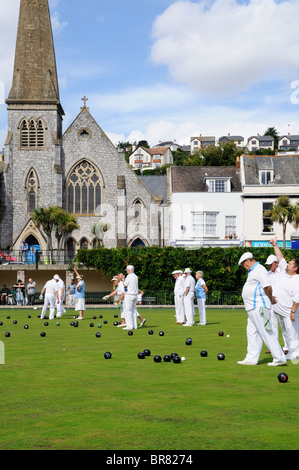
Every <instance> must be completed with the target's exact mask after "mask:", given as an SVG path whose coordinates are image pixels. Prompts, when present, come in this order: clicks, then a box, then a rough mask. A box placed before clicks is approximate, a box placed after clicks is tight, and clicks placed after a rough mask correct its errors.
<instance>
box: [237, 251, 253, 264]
mask: <svg viewBox="0 0 299 470" xmlns="http://www.w3.org/2000/svg"><path fill="white" fill-rule="evenodd" d="M252 258H253V254H252V253H249V252H247V253H244V254H243V255H242V256H241V258H240V259H239V266H241V264H242V263H243V262H244V261H246V260H247V259H252Z"/></svg>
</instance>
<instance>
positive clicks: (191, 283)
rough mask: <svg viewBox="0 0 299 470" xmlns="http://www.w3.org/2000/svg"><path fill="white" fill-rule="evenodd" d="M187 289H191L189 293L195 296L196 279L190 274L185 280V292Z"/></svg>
mask: <svg viewBox="0 0 299 470" xmlns="http://www.w3.org/2000/svg"><path fill="white" fill-rule="evenodd" d="M187 287H189V293H190V292H193V294H194V291H195V279H194V277H192V276H191V274H189V276H186V279H185V291H186V289H187Z"/></svg>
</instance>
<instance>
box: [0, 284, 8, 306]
mask: <svg viewBox="0 0 299 470" xmlns="http://www.w3.org/2000/svg"><path fill="white" fill-rule="evenodd" d="M9 294H10V290H9V289H8V287H6V284H3V287H2V290H1V305H6V304H7V303H8V296H9Z"/></svg>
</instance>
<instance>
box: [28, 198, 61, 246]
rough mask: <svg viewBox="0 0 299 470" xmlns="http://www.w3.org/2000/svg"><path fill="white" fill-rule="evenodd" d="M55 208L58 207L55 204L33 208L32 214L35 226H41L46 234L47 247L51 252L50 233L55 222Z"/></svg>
mask: <svg viewBox="0 0 299 470" xmlns="http://www.w3.org/2000/svg"><path fill="white" fill-rule="evenodd" d="M57 209H59V208H58V207H56V206H53V207H46V208H43V207H41V208H40V209H35V211H34V212H33V214H32V220H33V222H34V223H35V225H36V226H37V228H40V227H41V228H42V229H43V231H44V233H45V235H46V236H47V249H48V251H51V252H52V250H53V244H52V233H53V229H54V226H55V223H56V222H55V220H56V214H57Z"/></svg>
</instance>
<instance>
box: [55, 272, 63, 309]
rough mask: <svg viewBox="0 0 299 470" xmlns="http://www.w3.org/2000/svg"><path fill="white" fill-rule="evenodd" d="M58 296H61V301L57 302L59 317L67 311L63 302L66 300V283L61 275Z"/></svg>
mask: <svg viewBox="0 0 299 470" xmlns="http://www.w3.org/2000/svg"><path fill="white" fill-rule="evenodd" d="M58 296H59V303H58V304H56V307H57V315H56V316H57V317H62V315H63V314H64V313H65V308H64V306H63V302H64V300H65V284H64V282H63V280H62V279H61V277H59V281H58Z"/></svg>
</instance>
